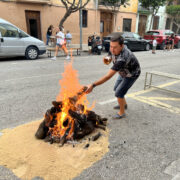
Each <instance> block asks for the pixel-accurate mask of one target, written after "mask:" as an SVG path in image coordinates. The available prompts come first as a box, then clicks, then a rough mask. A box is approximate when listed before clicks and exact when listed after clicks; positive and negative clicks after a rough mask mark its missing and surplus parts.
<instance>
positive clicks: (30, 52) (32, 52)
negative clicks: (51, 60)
mask: <svg viewBox="0 0 180 180" xmlns="http://www.w3.org/2000/svg"><path fill="white" fill-rule="evenodd" d="M25 56H26V59H31V60H34V59H37V58H38V49H37V48H36V47H33V46H30V47H28V48H27V49H26V54H25Z"/></svg>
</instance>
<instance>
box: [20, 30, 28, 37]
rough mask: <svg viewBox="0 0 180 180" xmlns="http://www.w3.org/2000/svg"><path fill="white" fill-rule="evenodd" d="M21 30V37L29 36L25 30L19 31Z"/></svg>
mask: <svg viewBox="0 0 180 180" xmlns="http://www.w3.org/2000/svg"><path fill="white" fill-rule="evenodd" d="M19 32H20V37H21V38H24V37H29V36H28V35H27V34H26V33H25V32H23V31H21V30H20V31H19Z"/></svg>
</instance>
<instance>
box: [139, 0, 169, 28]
mask: <svg viewBox="0 0 180 180" xmlns="http://www.w3.org/2000/svg"><path fill="white" fill-rule="evenodd" d="M139 2H140V5H141V6H142V7H144V8H146V9H148V10H150V12H152V16H151V23H150V26H149V30H151V27H152V22H153V19H154V16H155V15H156V14H157V12H158V10H159V8H160V7H161V6H164V5H166V3H167V2H168V0H139Z"/></svg>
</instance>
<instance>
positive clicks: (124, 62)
mask: <svg viewBox="0 0 180 180" xmlns="http://www.w3.org/2000/svg"><path fill="white" fill-rule="evenodd" d="M112 60H113V66H112V67H111V69H112V70H115V71H119V74H120V75H121V76H122V77H134V78H135V77H138V76H139V75H140V73H141V68H140V64H139V62H138V60H137V58H136V57H135V55H134V54H133V53H132V52H131V51H130V50H129V49H128V48H127V47H126V46H124V48H123V49H122V51H121V53H120V54H119V55H117V56H115V55H112Z"/></svg>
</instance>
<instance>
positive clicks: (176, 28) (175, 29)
mask: <svg viewBox="0 0 180 180" xmlns="http://www.w3.org/2000/svg"><path fill="white" fill-rule="evenodd" d="M172 30H173V31H174V32H175V33H176V31H177V30H178V26H177V25H176V24H175V23H173V26H172Z"/></svg>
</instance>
